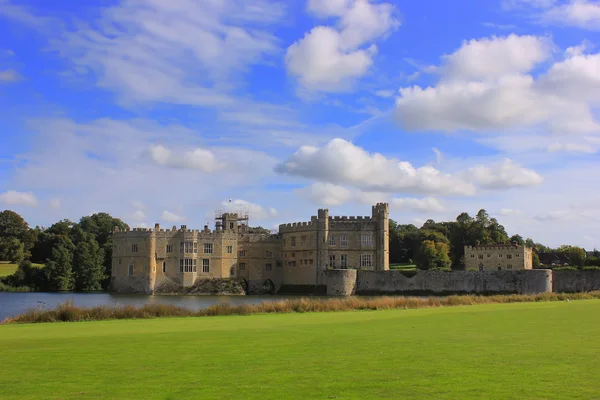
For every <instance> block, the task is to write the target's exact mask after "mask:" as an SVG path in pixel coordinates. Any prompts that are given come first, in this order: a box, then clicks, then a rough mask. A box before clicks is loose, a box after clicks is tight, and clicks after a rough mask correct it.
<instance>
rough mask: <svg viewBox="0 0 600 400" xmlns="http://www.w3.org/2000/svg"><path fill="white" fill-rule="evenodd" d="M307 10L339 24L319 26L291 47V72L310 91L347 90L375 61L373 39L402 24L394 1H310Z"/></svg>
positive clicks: (289, 50)
mask: <svg viewBox="0 0 600 400" xmlns="http://www.w3.org/2000/svg"><path fill="white" fill-rule="evenodd" d="M308 11H309V12H311V13H313V14H314V15H316V16H318V17H321V18H330V17H336V18H338V24H337V26H336V27H329V26H317V27H315V28H313V29H312V30H311V31H310V32H308V33H306V34H305V36H304V37H303V38H302V39H300V40H299V41H297V42H295V43H293V44H292V45H291V46H290V47H288V49H287V52H286V55H285V63H286V66H287V70H288V73H289V74H290V75H292V76H294V77H297V78H298V79H299V81H300V83H301V84H302V85H303V86H304V87H305V88H308V89H310V90H319V91H330V92H334V91H340V90H347V89H348V88H350V87H351V86H352V84H353V83H354V81H355V80H356V79H357V78H360V77H361V76H363V75H365V74H366V73H367V71H368V70H369V68H370V67H371V65H372V64H373V56H374V55H375V53H376V52H377V47H376V46H375V44H373V42H374V41H375V40H376V39H379V38H382V37H384V36H386V35H387V34H389V33H390V32H392V31H393V30H395V29H396V28H397V27H398V26H399V22H398V20H397V19H396V18H395V17H394V15H393V12H394V8H393V6H392V5H391V4H388V3H381V4H373V3H371V2H369V1H368V0H347V1H344V0H323V1H320V0H316V1H315V0H311V1H309V2H308Z"/></svg>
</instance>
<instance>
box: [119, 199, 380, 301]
mask: <svg viewBox="0 0 600 400" xmlns="http://www.w3.org/2000/svg"><path fill="white" fill-rule="evenodd" d="M217 219H218V222H217V224H216V227H215V229H214V230H210V229H209V228H208V226H204V229H202V230H189V229H187V226H185V225H182V226H181V227H180V229H177V227H175V226H174V227H173V228H172V229H162V228H161V227H160V225H159V224H156V225H155V227H154V229H146V228H136V229H133V230H130V231H119V230H115V231H114V232H113V259H112V276H111V288H112V290H114V291H118V292H143V293H154V292H155V290H156V288H157V287H168V288H170V289H172V288H176V287H190V286H193V285H194V284H195V283H196V282H197V281H198V280H202V279H211V278H232V279H235V280H238V281H240V282H241V283H242V284H243V286H244V287H245V288H246V290H247V291H249V292H260V291H265V292H273V291H276V290H277V289H278V288H279V287H280V286H281V285H325V284H326V278H325V271H326V270H327V269H331V268H343V269H351V268H360V269H366V270H373V271H384V270H389V227H388V220H389V206H388V204H387V203H378V204H377V205H375V206H373V207H372V214H371V216H370V217H345V216H344V217H331V216H329V210H327V209H320V210H318V213H317V216H313V217H311V220H310V222H298V223H292V224H282V225H280V226H279V233H278V234H274V235H273V234H258V233H252V232H250V230H249V228H248V225H247V224H245V223H244V222H246V221H247V220H246V221H244V218H240V217H239V216H238V214H236V213H223V214H221V215H220V217H218V218H217Z"/></svg>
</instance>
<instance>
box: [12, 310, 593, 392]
mask: <svg viewBox="0 0 600 400" xmlns="http://www.w3.org/2000/svg"><path fill="white" fill-rule="evenodd" d="M599 313H600V300H579V301H570V302H542V303H518V304H494V305H478V306H464V307H449V308H429V309H417V310H388V311H356V312H343V313H306V314H268V315H252V316H227V317H204V318H162V319H152V320H113V321H101V322H80V323H48V324H23V325H2V326H0V349H1V350H0V354H1V355H0V358H1V361H2V371H3V372H2V373H1V374H0V399H3V400H4V399H40V398H44V399H80V398H81V399H117V398H118V399H131V398H138V399H288V398H289V399H296V398H307V399H366V398H368V399H391V398H395V399H436V400H437V399H550V398H551V399H586V400H587V399H594V398H596V399H598V398H600V386H599V385H598V370H599V369H600V318H596V316H597V315H598V314H599Z"/></svg>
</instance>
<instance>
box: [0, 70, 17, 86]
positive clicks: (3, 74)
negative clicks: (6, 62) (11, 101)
mask: <svg viewBox="0 0 600 400" xmlns="http://www.w3.org/2000/svg"><path fill="white" fill-rule="evenodd" d="M20 79H21V75H20V74H19V73H18V72H17V71H15V70H14V69H5V70H4V71H0V84H1V83H9V82H16V81H18V80H20Z"/></svg>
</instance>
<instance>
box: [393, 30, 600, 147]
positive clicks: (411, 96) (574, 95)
mask: <svg viewBox="0 0 600 400" xmlns="http://www.w3.org/2000/svg"><path fill="white" fill-rule="evenodd" d="M548 46H549V44H547V41H546V39H541V38H536V37H533V36H516V35H510V36H508V37H501V38H498V37H492V38H489V39H480V40H472V41H470V42H467V43H465V44H463V46H462V47H461V48H460V49H458V50H457V51H456V52H455V53H453V54H451V55H449V56H445V57H444V59H445V63H444V64H443V65H442V66H440V67H437V68H435V70H436V71H439V72H440V73H441V79H440V81H439V82H438V84H437V85H435V86H431V87H426V88H422V87H420V86H413V87H404V88H401V89H400V96H399V97H398V98H397V100H396V116H397V118H398V120H399V122H400V124H401V125H402V126H403V127H404V128H405V129H407V130H410V131H419V130H433V131H436V130H437V131H445V132H456V131H465V130H466V131H471V132H476V133H487V134H489V133H499V132H502V134H503V135H507V134H520V133H522V132H523V131H524V130H531V131H534V132H537V133H538V134H539V135H541V136H550V135H570V134H591V133H597V132H600V124H598V122H597V121H596V120H595V119H594V113H593V111H592V106H593V103H592V102H595V101H598V99H599V96H600V95H599V94H598V93H599V92H600V90H598V88H600V68H598V65H599V64H598V62H599V60H600V55H598V54H596V55H581V54H579V55H573V54H578V53H577V52H571V53H569V54H571V55H569V54H567V55H566V56H567V58H566V59H565V60H564V61H560V62H558V63H555V64H554V65H552V66H551V67H550V69H548V71H547V72H546V73H542V74H538V75H537V76H536V77H534V76H533V75H532V74H531V71H533V70H534V67H536V66H537V64H538V63H540V62H541V61H544V60H545V59H546V58H547V57H548V54H549V53H548V50H547V49H548ZM547 144H548V143H547Z"/></svg>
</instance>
